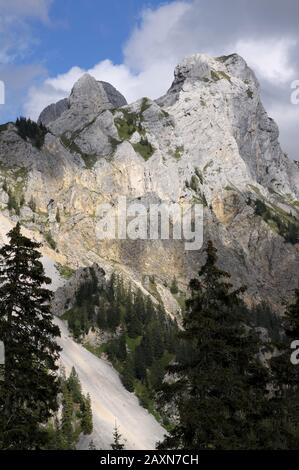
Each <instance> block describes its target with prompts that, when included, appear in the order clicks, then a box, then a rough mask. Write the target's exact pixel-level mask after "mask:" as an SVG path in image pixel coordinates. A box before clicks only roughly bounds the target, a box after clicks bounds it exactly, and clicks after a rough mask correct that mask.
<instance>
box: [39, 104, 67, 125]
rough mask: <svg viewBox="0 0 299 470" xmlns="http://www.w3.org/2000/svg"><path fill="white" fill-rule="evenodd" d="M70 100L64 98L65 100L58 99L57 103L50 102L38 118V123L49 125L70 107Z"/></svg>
mask: <svg viewBox="0 0 299 470" xmlns="http://www.w3.org/2000/svg"><path fill="white" fill-rule="evenodd" d="M69 107H70V105H69V100H68V98H64V99H63V100H60V101H58V102H57V103H53V104H50V105H49V106H47V107H46V108H45V109H44V110H43V111H42V113H41V114H40V116H39V118H38V121H37V122H38V124H43V125H44V126H48V125H49V124H50V123H51V122H53V121H55V120H56V119H58V118H59V117H60V116H61V115H62V113H64V111H67V110H68V109H69Z"/></svg>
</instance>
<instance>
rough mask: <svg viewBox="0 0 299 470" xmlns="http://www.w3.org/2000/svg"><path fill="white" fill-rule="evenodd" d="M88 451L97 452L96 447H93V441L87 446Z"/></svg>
mask: <svg viewBox="0 0 299 470" xmlns="http://www.w3.org/2000/svg"><path fill="white" fill-rule="evenodd" d="M88 450H97V448H96V446H95V443H94V442H93V440H92V439H91V441H90V443H89V445H88Z"/></svg>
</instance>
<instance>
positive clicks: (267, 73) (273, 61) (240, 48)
mask: <svg viewBox="0 0 299 470" xmlns="http://www.w3.org/2000/svg"><path fill="white" fill-rule="evenodd" d="M296 44H297V41H296V40H294V39H290V38H284V39H280V40H275V39H269V40H255V41H248V40H247V41H238V42H237V44H236V51H237V52H238V53H239V54H240V55H241V56H242V57H245V58H246V60H247V62H248V64H249V65H250V66H251V67H252V68H253V69H254V70H255V72H256V73H257V74H258V75H259V76H260V77H262V78H264V79H266V80H268V81H270V82H273V83H279V84H281V83H286V82H289V81H290V80H292V78H293V77H295V76H296V72H295V69H294V68H293V66H292V64H291V63H290V57H289V55H290V51H291V50H292V48H293V47H295V46H296Z"/></svg>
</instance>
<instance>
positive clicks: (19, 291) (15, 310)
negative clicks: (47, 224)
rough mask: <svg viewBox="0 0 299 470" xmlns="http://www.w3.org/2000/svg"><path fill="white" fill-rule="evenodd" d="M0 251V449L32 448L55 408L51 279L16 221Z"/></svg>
mask: <svg viewBox="0 0 299 470" xmlns="http://www.w3.org/2000/svg"><path fill="white" fill-rule="evenodd" d="M8 239H9V243H8V244H6V245H4V246H3V247H2V248H1V249H0V299H1V303H0V340H1V341H3V343H4V345H5V370H4V378H3V380H2V381H1V382H0V448H2V449H35V448H39V447H42V446H43V445H44V443H45V440H46V434H47V433H46V429H45V428H44V427H43V426H41V424H43V423H46V422H47V420H48V419H49V418H50V417H51V416H52V415H53V413H54V412H55V411H56V410H57V394H58V391H59V381H58V379H57V377H56V371H57V369H58V367H57V365H56V362H57V360H58V358H59V351H60V347H59V346H58V345H57V344H56V341H55V338H56V337H57V336H59V334H60V332H59V328H58V327H57V326H55V325H54V324H53V321H52V320H53V316H52V314H51V310H50V300H51V297H52V294H51V292H50V291H49V290H48V289H47V288H46V285H47V284H50V282H51V281H50V279H49V278H47V277H46V276H45V274H44V269H43V265H42V263H41V262H40V258H41V254H40V252H39V251H38V248H39V247H40V245H39V244H38V243H35V242H33V241H31V240H30V239H28V238H26V237H25V236H23V235H22V234H21V228H20V224H19V223H18V224H17V225H16V226H15V227H14V228H13V229H12V230H11V231H10V232H9V233H8Z"/></svg>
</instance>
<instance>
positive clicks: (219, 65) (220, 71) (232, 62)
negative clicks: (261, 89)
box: [168, 53, 258, 94]
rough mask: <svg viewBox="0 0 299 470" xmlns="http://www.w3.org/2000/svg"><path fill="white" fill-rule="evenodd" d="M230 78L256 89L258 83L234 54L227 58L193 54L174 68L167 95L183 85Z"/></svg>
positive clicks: (178, 90)
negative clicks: (172, 79)
mask: <svg viewBox="0 0 299 470" xmlns="http://www.w3.org/2000/svg"><path fill="white" fill-rule="evenodd" d="M232 78H234V79H237V80H241V81H243V82H248V83H250V84H252V86H253V87H254V88H258V82H257V80H256V77H255V75H254V73H253V71H252V70H251V69H250V68H249V67H248V65H247V63H246V61H245V60H244V59H243V58H242V57H241V56H239V55H238V54H236V53H234V54H231V55H227V56H221V57H212V56H209V55H207V54H193V55H191V56H187V57H185V58H184V59H183V60H182V61H181V62H180V63H179V64H178V65H177V66H176V68H175V71H174V81H173V83H172V86H171V88H170V90H169V91H168V94H173V93H178V92H180V91H181V90H182V88H183V86H184V84H185V83H196V82H206V83H212V82H217V81H219V80H220V79H226V80H227V81H228V82H231V80H232Z"/></svg>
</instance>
